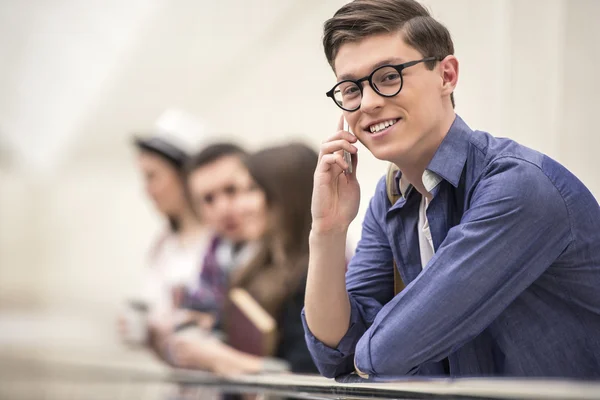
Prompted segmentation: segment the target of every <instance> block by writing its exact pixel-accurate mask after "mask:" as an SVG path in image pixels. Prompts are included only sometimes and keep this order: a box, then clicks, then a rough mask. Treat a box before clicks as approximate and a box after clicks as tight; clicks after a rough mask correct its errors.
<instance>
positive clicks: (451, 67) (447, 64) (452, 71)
mask: <svg viewBox="0 0 600 400" xmlns="http://www.w3.org/2000/svg"><path fill="white" fill-rule="evenodd" d="M440 76H441V78H442V93H443V94H444V95H448V96H449V95H450V94H451V93H452V92H454V89H455V88H456V85H457V83H458V59H457V58H456V57H454V56H452V55H450V56H446V57H445V58H444V59H443V60H442V61H440Z"/></svg>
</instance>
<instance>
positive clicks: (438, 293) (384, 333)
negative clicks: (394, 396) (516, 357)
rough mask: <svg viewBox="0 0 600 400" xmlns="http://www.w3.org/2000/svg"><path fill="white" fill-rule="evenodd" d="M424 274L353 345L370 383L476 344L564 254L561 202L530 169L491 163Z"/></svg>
mask: <svg viewBox="0 0 600 400" xmlns="http://www.w3.org/2000/svg"><path fill="white" fill-rule="evenodd" d="M468 195H470V201H469V204H470V205H469V207H468V210H467V211H466V212H465V213H464V214H463V217H462V219H461V221H460V223H459V224H458V225H457V226H454V227H453V228H451V229H450V230H449V232H448V234H447V236H446V238H445V240H444V241H443V242H442V243H441V245H440V246H439V249H438V250H437V252H436V254H435V255H434V257H433V258H432V259H431V261H430V263H429V264H428V265H427V267H426V268H425V270H424V271H423V272H422V273H421V274H420V275H419V276H418V277H417V279H415V280H414V281H413V282H411V284H410V285H409V286H408V287H407V288H406V289H405V290H404V291H403V292H401V293H400V294H399V295H398V296H396V297H395V298H394V299H393V300H392V301H390V302H389V303H388V304H386V305H385V306H384V307H383V308H381V310H380V312H379V313H378V315H377V317H376V318H375V320H374V322H373V324H372V325H371V326H370V327H369V328H368V330H367V331H366V332H365V334H364V335H363V336H362V338H361V339H360V340H359V342H358V343H357V345H356V366H357V368H359V369H360V371H362V372H363V373H366V374H369V376H370V377H375V376H377V377H381V378H385V377H386V376H400V375H406V374H414V373H417V372H418V370H419V367H420V366H421V365H423V364H424V363H426V362H429V361H439V360H441V359H443V358H445V357H447V356H448V355H449V354H451V353H452V352H454V351H455V350H456V349H458V348H460V347H461V346H462V345H463V344H464V343H466V342H468V341H470V340H472V339H473V338H475V337H476V336H477V335H479V333H481V332H482V331H483V330H484V329H485V328H487V327H488V326H489V325H490V324H491V323H492V322H493V321H494V320H495V319H496V318H497V317H498V316H499V315H500V314H501V313H502V312H503V311H504V310H505V309H506V308H507V307H508V306H509V305H510V304H511V303H512V302H513V301H514V300H515V299H516V298H517V297H518V296H519V295H520V294H521V293H522V292H523V291H525V290H526V289H527V288H528V287H529V286H530V285H531V284H532V283H533V282H534V281H535V280H536V279H537V278H538V277H539V276H540V275H541V274H542V273H543V272H544V271H545V270H546V269H547V268H548V267H549V266H550V265H551V264H552V263H553V262H554V261H555V260H556V259H557V258H558V257H559V255H560V254H561V253H562V252H563V251H564V250H565V249H566V247H567V246H568V245H569V243H570V242H571V228H570V223H569V218H568V211H567V208H566V205H565V202H564V200H563V198H562V196H561V195H560V193H559V192H558V190H557V189H556V187H555V186H554V184H553V183H552V182H551V181H550V180H549V178H548V177H547V176H546V175H545V174H544V173H543V171H542V170H540V169H539V167H537V166H536V165H533V164H530V163H529V162H527V161H523V160H520V159H516V158H512V157H506V158H502V159H499V160H496V161H494V162H493V163H492V164H490V166H489V167H488V169H487V170H486V172H485V173H484V174H483V175H482V177H481V178H480V181H479V183H478V184H477V185H476V186H475V188H474V190H473V191H472V193H469V194H468Z"/></svg>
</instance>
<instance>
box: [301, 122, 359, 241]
mask: <svg viewBox="0 0 600 400" xmlns="http://www.w3.org/2000/svg"><path fill="white" fill-rule="evenodd" d="M343 126H344V118H343V117H341V118H340V123H339V125H338V131H337V132H336V134H335V135H333V136H331V137H330V138H328V139H327V140H326V141H325V142H323V144H322V145H321V150H320V152H319V162H318V164H317V168H316V170H315V177H314V188H313V197H312V206H311V210H312V217H313V231H315V232H318V233H328V232H334V231H335V232H340V231H346V230H347V229H348V226H349V225H350V223H351V222H352V220H353V219H354V218H355V217H356V214H357V213H358V206H359V204H360V187H359V184H358V181H357V180H356V165H357V160H358V158H357V152H358V149H357V148H356V147H355V146H354V145H353V144H352V143H356V140H357V139H356V137H355V136H354V135H352V134H351V133H350V132H348V131H344V130H343ZM343 150H346V151H348V152H349V153H350V154H351V155H352V164H353V165H352V169H353V173H352V174H348V175H346V174H345V173H344V171H345V170H346V169H348V167H349V166H348V164H346V162H345V161H344V157H343Z"/></svg>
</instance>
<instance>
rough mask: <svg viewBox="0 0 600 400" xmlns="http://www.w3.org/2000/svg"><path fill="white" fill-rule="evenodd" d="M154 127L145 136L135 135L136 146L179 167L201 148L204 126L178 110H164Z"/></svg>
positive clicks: (191, 116)
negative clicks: (156, 154) (158, 155)
mask: <svg viewBox="0 0 600 400" xmlns="http://www.w3.org/2000/svg"><path fill="white" fill-rule="evenodd" d="M154 126H155V129H154V130H152V131H150V132H148V133H146V134H137V135H135V144H136V146H137V147H139V148H141V149H144V150H148V151H152V152H155V153H158V154H160V155H162V156H164V157H166V158H167V159H169V160H170V161H171V162H173V163H174V164H176V165H177V166H179V167H181V166H183V165H184V164H185V163H186V162H187V160H188V159H189V157H190V156H192V155H193V154H194V153H196V152H197V151H198V150H199V149H200V148H201V145H202V142H203V140H204V139H205V138H204V131H205V130H204V124H203V123H202V122H201V121H200V120H199V119H198V118H196V117H195V116H193V115H191V114H189V113H187V112H185V111H183V110H180V109H176V108H170V109H167V110H165V111H164V112H163V113H162V114H161V115H160V117H158V119H157V120H156V122H155V123H154Z"/></svg>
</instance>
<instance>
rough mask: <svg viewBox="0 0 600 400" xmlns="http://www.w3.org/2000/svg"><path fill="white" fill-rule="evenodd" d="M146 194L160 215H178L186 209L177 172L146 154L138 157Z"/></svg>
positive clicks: (163, 162)
mask: <svg viewBox="0 0 600 400" xmlns="http://www.w3.org/2000/svg"><path fill="white" fill-rule="evenodd" d="M138 166H139V168H140V170H141V171H142V174H143V176H144V184H145V189H146V193H147V194H148V196H149V197H150V199H152V202H153V203H154V205H155V206H156V208H157V209H158V211H160V212H161V213H163V214H165V215H169V216H174V215H179V214H181V212H182V211H183V209H184V207H186V200H185V193H184V189H183V185H182V182H181V179H180V178H179V175H178V172H177V170H176V169H175V168H173V166H172V165H171V164H169V163H168V162H167V161H165V160H163V159H162V158H161V157H159V156H157V155H154V154H152V153H148V152H141V153H140V154H139V156H138Z"/></svg>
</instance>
